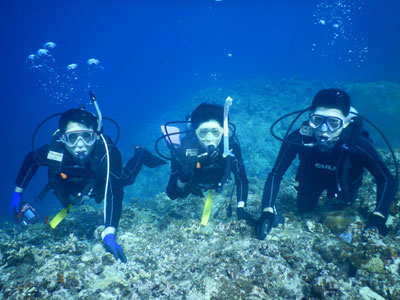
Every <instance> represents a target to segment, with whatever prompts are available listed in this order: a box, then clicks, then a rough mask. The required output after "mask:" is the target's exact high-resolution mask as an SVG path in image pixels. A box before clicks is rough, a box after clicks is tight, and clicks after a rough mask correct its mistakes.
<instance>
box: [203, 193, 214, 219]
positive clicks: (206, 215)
mask: <svg viewBox="0 0 400 300" xmlns="http://www.w3.org/2000/svg"><path fill="white" fill-rule="evenodd" d="M211 204H212V190H209V192H208V196H207V199H206V203H205V204H204V208H203V216H202V217H201V225H203V226H207V223H208V219H210V213H211Z"/></svg>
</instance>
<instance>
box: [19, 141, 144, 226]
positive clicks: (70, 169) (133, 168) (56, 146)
mask: <svg viewBox="0 0 400 300" xmlns="http://www.w3.org/2000/svg"><path fill="white" fill-rule="evenodd" d="M107 140H108V142H107V145H108V149H109V157H110V175H109V184H108V190H107V198H106V201H107V205H106V212H105V226H106V227H109V226H112V227H114V228H117V227H118V223H119V219H120V217H121V211H122V200H123V196H124V189H123V187H124V186H126V185H130V184H132V183H133V182H134V180H135V178H136V176H137V174H138V173H139V171H140V169H141V167H142V165H143V162H144V161H145V157H146V155H143V153H147V151H146V150H145V149H144V148H141V147H137V148H136V150H135V157H133V158H132V159H131V160H130V161H129V162H128V164H127V167H126V168H125V169H124V168H123V167H122V157H121V153H120V151H119V150H118V148H117V147H115V146H114V145H113V144H112V143H111V141H110V140H109V139H107ZM60 155H62V158H60ZM38 156H39V157H38ZM39 166H47V167H49V186H50V188H51V189H53V192H54V194H55V195H56V197H57V198H58V199H59V201H60V202H61V203H62V205H63V206H64V207H68V206H69V204H71V203H73V202H74V198H75V197H76V196H77V195H78V194H79V193H81V194H82V195H88V194H89V195H90V197H91V198H92V197H93V198H95V200H96V202H97V203H100V202H102V201H103V200H104V194H105V187H106V178H107V156H106V151H105V147H104V144H103V141H102V140H97V141H96V145H95V147H94V149H93V151H92V152H91V154H90V157H89V159H88V160H87V161H86V162H85V163H84V164H82V165H81V164H77V163H76V162H75V161H74V159H73V157H72V155H71V154H70V153H69V152H68V151H67V150H66V149H65V146H64V145H63V144H62V143H61V142H59V141H57V138H54V139H53V141H52V143H51V144H50V145H44V146H42V147H41V148H39V149H38V150H37V151H36V153H33V152H30V153H29V154H28V155H27V156H26V157H25V160H24V162H23V164H22V167H21V169H20V171H19V173H18V176H17V179H16V182H15V184H16V186H17V187H21V188H23V189H25V188H26V187H27V185H28V184H29V182H30V180H31V179H32V177H33V176H34V174H35V173H36V171H37V169H38V168H39Z"/></svg>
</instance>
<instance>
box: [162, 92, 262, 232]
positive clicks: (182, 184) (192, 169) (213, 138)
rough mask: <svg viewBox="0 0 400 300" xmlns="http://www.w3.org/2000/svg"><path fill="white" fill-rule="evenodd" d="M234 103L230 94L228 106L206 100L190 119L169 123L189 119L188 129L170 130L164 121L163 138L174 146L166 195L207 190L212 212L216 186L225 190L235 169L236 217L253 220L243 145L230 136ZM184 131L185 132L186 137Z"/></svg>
mask: <svg viewBox="0 0 400 300" xmlns="http://www.w3.org/2000/svg"><path fill="white" fill-rule="evenodd" d="M231 103H232V98H230V97H228V98H227V100H226V102H225V108H224V107H223V106H221V105H217V104H211V103H206V102H204V103H201V104H200V105H199V106H198V107H197V108H196V109H195V110H194V111H193V112H192V114H191V116H190V121H182V122H169V123H167V124H171V123H186V126H187V130H186V131H185V132H180V131H179V130H175V132H172V133H171V132H168V130H171V129H170V128H171V127H168V126H166V125H164V127H165V131H164V136H162V137H161V138H165V139H166V140H167V141H168V145H169V148H170V150H171V158H170V160H171V175H170V178H169V182H168V186H167V195H168V197H169V198H170V199H172V200H174V199H177V198H185V197H187V196H188V195H189V194H194V195H197V196H203V192H204V191H207V190H208V191H209V197H208V198H207V199H210V203H209V208H208V214H209V210H210V209H211V191H212V190H213V189H215V190H216V191H217V192H220V191H222V189H223V186H224V185H225V183H226V182H227V181H228V180H229V178H230V174H231V172H232V173H233V174H234V176H235V184H236V194H237V218H238V219H239V220H242V219H244V220H246V221H248V222H251V221H252V220H253V219H252V217H251V216H250V214H249V213H248V212H246V211H245V206H246V202H247V195H248V180H247V174H246V170H245V166H244V163H243V159H242V154H241V149H240V145H239V142H238V139H237V137H236V136H235V134H233V135H232V136H231V137H229V128H228V126H229V125H228V124H229V123H228V111H229V106H230V105H231ZM231 125H233V124H231ZM233 126H234V125H233ZM172 128H174V127H172ZM182 133H185V134H184V136H183V137H182V135H183V134H182ZM178 135H181V136H180V137H179V136H178ZM161 138H160V139H161ZM160 139H159V140H158V141H157V143H158V142H159V141H160ZM156 149H157V145H156ZM157 152H158V153H159V155H161V156H162V157H163V158H167V157H165V156H163V155H162V154H161V153H160V152H159V151H158V150H157ZM167 159H168V158H167ZM232 195H233V190H232ZM207 201H208V200H207ZM207 201H206V205H205V209H204V211H203V218H202V222H201V224H202V225H206V224H207V222H208V217H206V220H204V219H205V215H204V214H205V211H206V206H207ZM230 214H231V206H230V205H229V209H228V215H230ZM253 223H254V222H253Z"/></svg>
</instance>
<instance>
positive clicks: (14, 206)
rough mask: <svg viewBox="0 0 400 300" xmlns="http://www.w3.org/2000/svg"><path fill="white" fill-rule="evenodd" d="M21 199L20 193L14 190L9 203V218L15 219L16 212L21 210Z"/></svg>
mask: <svg viewBox="0 0 400 300" xmlns="http://www.w3.org/2000/svg"><path fill="white" fill-rule="evenodd" d="M21 199H22V193H19V192H16V191H14V192H13V195H12V200H11V205H10V213H11V218H13V219H14V220H16V219H17V217H18V214H19V212H20V210H21Z"/></svg>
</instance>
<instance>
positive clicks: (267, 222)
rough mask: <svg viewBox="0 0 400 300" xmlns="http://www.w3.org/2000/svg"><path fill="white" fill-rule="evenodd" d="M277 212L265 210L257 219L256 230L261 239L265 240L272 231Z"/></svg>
mask: <svg viewBox="0 0 400 300" xmlns="http://www.w3.org/2000/svg"><path fill="white" fill-rule="evenodd" d="M274 219H275V214H274V213H273V212H269V211H267V212H265V211H263V212H262V214H261V217H260V218H259V219H258V220H257V222H256V226H255V231H256V237H257V238H258V239H259V240H264V239H265V238H266V237H267V234H268V233H269V232H270V231H271V229H272V225H273V224H274Z"/></svg>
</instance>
